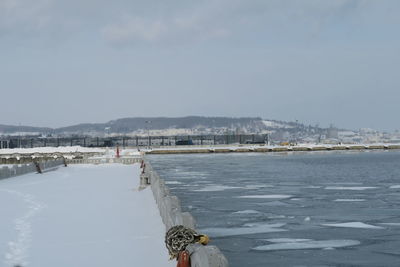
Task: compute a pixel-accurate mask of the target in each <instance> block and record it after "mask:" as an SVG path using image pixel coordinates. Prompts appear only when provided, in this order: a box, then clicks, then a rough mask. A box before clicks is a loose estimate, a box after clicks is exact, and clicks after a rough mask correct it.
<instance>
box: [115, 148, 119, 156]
mask: <svg viewBox="0 0 400 267" xmlns="http://www.w3.org/2000/svg"><path fill="white" fill-rule="evenodd" d="M116 157H117V158H119V145H117V155H116Z"/></svg>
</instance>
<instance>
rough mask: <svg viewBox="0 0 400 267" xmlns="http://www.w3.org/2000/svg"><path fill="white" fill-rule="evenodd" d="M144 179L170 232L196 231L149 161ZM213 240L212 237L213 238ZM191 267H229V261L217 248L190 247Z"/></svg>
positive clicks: (189, 217) (192, 219)
mask: <svg viewBox="0 0 400 267" xmlns="http://www.w3.org/2000/svg"><path fill="white" fill-rule="evenodd" d="M145 164H146V167H145V172H144V173H143V174H142V176H143V177H144V178H147V179H149V181H150V186H151V190H152V191H153V195H154V198H155V200H156V202H157V205H158V208H159V211H160V215H161V218H162V220H163V222H164V224H165V227H166V229H167V230H168V229H169V228H171V227H172V226H175V225H184V226H186V227H189V228H191V229H195V224H196V222H195V220H194V218H193V216H192V215H191V214H190V213H189V212H182V208H181V204H180V201H179V199H178V197H176V196H173V195H171V193H170V190H169V188H168V187H167V186H166V185H165V181H164V180H163V179H162V178H160V176H159V175H158V174H157V172H156V171H155V170H154V169H153V168H152V166H151V164H150V163H149V162H148V161H145ZM211 238H212V237H211ZM187 250H188V251H189V252H190V253H191V256H190V259H191V267H228V260H227V259H226V258H225V256H224V255H223V254H222V253H221V251H220V250H219V249H218V248H217V247H216V246H210V245H207V246H203V245H200V244H194V245H189V246H188V247H187Z"/></svg>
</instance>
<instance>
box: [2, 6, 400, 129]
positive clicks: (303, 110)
mask: <svg viewBox="0 0 400 267" xmlns="http://www.w3.org/2000/svg"><path fill="white" fill-rule="evenodd" d="M399 14H400V1H399V0H196V1H194V0H169V1H161V0H147V1H138V0H113V1H105V0H57V1H56V0H35V1H32V0H0V89H1V104H0V114H1V117H0V124H14V125H18V124H23V125H35V126H51V127H58V126H66V125H70V124H75V123H81V122H105V121H108V120H111V119H116V118H120V117H131V116H169V117H175V116H186V115H206V116H261V117H263V118H267V119H278V120H289V121H294V120H299V121H300V122H304V123H310V124H315V123H319V124H320V125H322V126H328V125H329V124H330V123H333V124H334V125H336V126H338V127H346V128H353V129H357V128H360V127H371V128H376V129H380V130H394V129H400V120H399V118H398V114H400V105H399V104H398V102H399V99H400V81H399V77H400V75H399V71H400V16H399Z"/></svg>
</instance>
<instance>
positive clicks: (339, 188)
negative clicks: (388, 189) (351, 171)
mask: <svg viewBox="0 0 400 267" xmlns="http://www.w3.org/2000/svg"><path fill="white" fill-rule="evenodd" d="M376 188H378V187H375V186H327V187H325V189H328V190H357V191H361V190H368V189H376Z"/></svg>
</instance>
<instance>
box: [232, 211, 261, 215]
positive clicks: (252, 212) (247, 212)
mask: <svg viewBox="0 0 400 267" xmlns="http://www.w3.org/2000/svg"><path fill="white" fill-rule="evenodd" d="M255 213H260V212H259V211H256V210H239V211H236V212H233V214H255Z"/></svg>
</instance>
